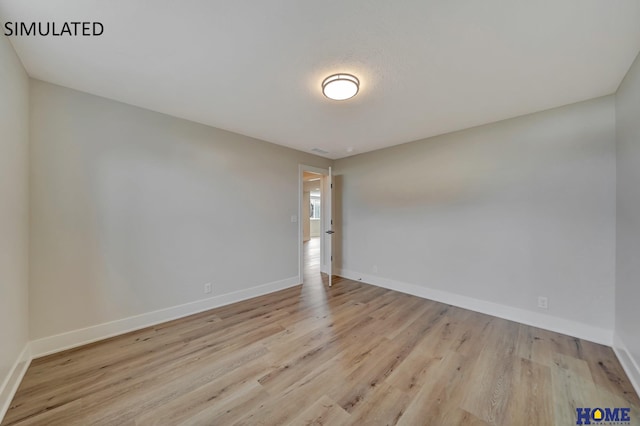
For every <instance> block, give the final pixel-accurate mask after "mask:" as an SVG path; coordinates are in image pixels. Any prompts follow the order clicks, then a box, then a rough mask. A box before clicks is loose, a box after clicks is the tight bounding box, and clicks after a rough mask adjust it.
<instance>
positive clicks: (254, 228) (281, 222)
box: [30, 80, 331, 339]
mask: <svg viewBox="0 0 640 426" xmlns="http://www.w3.org/2000/svg"><path fill="white" fill-rule="evenodd" d="M299 163H304V164H308V165H313V166H317V167H327V166H328V165H329V164H330V163H331V162H330V160H326V159H322V158H320V157H316V156H312V155H308V154H304V153H301V152H299V151H295V150H292V149H288V148H283V147H279V146H276V145H272V144H269V143H265V142H263V141H258V140H255V139H251V138H249V137H245V136H241V135H238V134H234V133H230V132H226V131H223V130H219V129H214V128H211V127H207V126H203V125H199V124H195V123H192V122H188V121H185V120H181V119H177V118H172V117H169V116H166V115H163V114H159V113H155V112H151V111H148V110H144V109H140V108H136V107H133V106H129V105H125V104H121V103H118V102H114V101H110V100H107V99H104V98H100V97H96V96H92V95H88V94H84V93H81V92H77V91H73V90H70V89H66V88H62V87H59V86H54V85H51V84H48V83H44V82H41V81H34V80H32V81H31V207H32V222H31V246H32V252H31V253H32V256H31V269H30V272H31V287H30V291H31V298H30V312H31V337H32V338H34V339H38V338H42V337H45V336H51V335H54V334H57V333H62V332H66V331H70V330H74V329H78V328H81V327H87V326H92V325H96V324H100V323H104V322H107V321H113V320H118V319H122V318H126V317H130V316H133V315H137V314H142V313H146V312H150V311H154V310H157V309H162V308H166V307H171V306H175V305H179V304H183V303H188V302H191V301H195V300H198V299H203V298H205V297H209V296H210V295H205V294H203V284H204V283H207V282H211V283H213V288H214V293H213V294H214V295H219V294H227V293H230V292H233V291H238V290H242V289H247V288H250V287H254V286H257V285H261V284H264V283H270V282H274V281H279V280H287V279H290V278H292V277H294V278H297V276H298V262H297V259H298V255H297V250H298V238H299V237H298V224H297V223H292V222H291V216H292V215H297V214H298V202H299V199H298V164H299Z"/></svg>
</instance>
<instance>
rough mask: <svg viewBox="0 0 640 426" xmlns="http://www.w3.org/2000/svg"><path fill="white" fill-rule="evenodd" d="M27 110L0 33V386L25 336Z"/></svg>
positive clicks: (19, 75)
mask: <svg viewBox="0 0 640 426" xmlns="http://www.w3.org/2000/svg"><path fill="white" fill-rule="evenodd" d="M28 115H29V79H28V77H27V74H26V73H25V71H24V69H23V68H22V64H21V63H20V60H19V59H18V57H17V56H16V54H15V52H14V51H13V48H12V47H11V44H10V43H9V40H7V38H6V37H5V36H0V386H2V384H3V383H4V381H5V379H7V378H8V374H9V370H10V369H11V367H12V366H13V364H14V362H15V361H16V360H17V358H18V355H19V354H20V353H21V352H22V350H23V349H24V348H25V345H26V343H27V341H28V337H29V336H28V323H29V317H28V315H29V313H28V309H27V308H28V301H27V297H28V282H27V280H28V277H27V274H28V249H29V248H28V222H29V212H28V200H29V198H28V193H27V190H28V172H27V166H28V152H29V117H28ZM1 390H2V389H1V388H0V391H1ZM2 403H3V400H2V399H1V398H0V405H1V404H2ZM1 415H2V414H1V413H0V417H1Z"/></svg>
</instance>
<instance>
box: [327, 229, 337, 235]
mask: <svg viewBox="0 0 640 426" xmlns="http://www.w3.org/2000/svg"><path fill="white" fill-rule="evenodd" d="M335 233H336V231H332V230H331V229H329V230H328V231H327V234H329V235H331V234H335Z"/></svg>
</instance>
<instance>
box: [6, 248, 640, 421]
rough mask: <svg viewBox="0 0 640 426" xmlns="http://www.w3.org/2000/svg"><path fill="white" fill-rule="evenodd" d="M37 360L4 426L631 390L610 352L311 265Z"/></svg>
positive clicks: (525, 411) (423, 407) (619, 394)
mask: <svg viewBox="0 0 640 426" xmlns="http://www.w3.org/2000/svg"><path fill="white" fill-rule="evenodd" d="M306 246H307V251H308V254H309V255H310V259H311V262H309V265H308V268H307V270H306V271H305V283H304V285H302V286H297V287H294V288H291V289H288V290H284V291H280V292H277V293H274V294H270V295H268V296H264V297H260V298H256V299H252V300H248V301H245V302H241V303H237V304H234V305H229V306H225V307H222V308H218V309H214V310H211V311H208V312H205V313H202V314H198V315H194V316H191V317H188V318H184V319H180V320H177V321H172V322H169V323H165V324H162V325H158V326H155V327H150V328H147V329H144V330H140V331H137V332H134V333H129V334H126V335H123V336H119V337H115V338H112V339H108V340H105V341H102V342H99V343H95V344H91V345H88V346H84V347H82V348H78V349H74V350H70V351H67V352H63V353H59V354H56V355H52V356H48V357H45V358H40V359H37V360H35V361H34V362H33V364H32V365H31V367H30V368H29V370H28V372H27V374H26V376H25V378H24V381H23V383H22V385H21V386H20V389H19V391H18V393H17V395H16V397H15V399H14V401H13V402H12V404H11V408H10V409H9V412H8V413H7V415H6V417H5V419H4V422H3V423H2V424H3V425H33V424H42V425H151V424H158V425H230V424H268V425H280V424H293V425H303V424H316V425H320V424H326V425H341V424H354V425H387V424H405V425H421V424H434V425H456V424H462V425H485V424H498V425H515V426H518V425H571V424H576V417H575V408H576V407H632V413H631V417H632V423H631V424H638V422H639V420H640V409H639V407H640V401H639V400H638V397H637V396H636V394H635V393H634V391H633V389H632V387H631V385H630V383H629V381H628V379H627V377H626V376H625V374H624V372H623V370H622V368H621V367H620V365H619V363H618V361H617V360H616V358H615V356H614V354H613V352H612V350H611V349H609V348H607V347H605V346H601V345H597V344H594V343H589V342H586V341H582V340H579V339H575V338H571V337H568V336H564V335H560V334H556V333H552V332H548V331H543V330H540V329H536V328H533V327H528V326H524V325H519V324H517V323H513V322H509V321H505V320H502V319H497V318H493V317H490V316H487V315H482V314H478V313H474V312H470V311H466V310H464V309H459V308H455V307H452V306H448V305H444V304H441V303H436V302H432V301H429V300H424V299H420V298H417V297H413V296H409V295H405V294H401V293H396V292H393V291H388V290H384V289H381V288H377V287H373V286H369V285H365V284H362V283H358V282H354V281H349V280H343V279H338V280H336V281H335V282H334V286H333V287H332V288H328V287H327V286H326V282H325V283H323V282H322V280H321V279H320V275H319V273H318V265H317V263H318V262H317V258H318V248H317V247H316V246H317V241H312V243H311V244H307V245H306Z"/></svg>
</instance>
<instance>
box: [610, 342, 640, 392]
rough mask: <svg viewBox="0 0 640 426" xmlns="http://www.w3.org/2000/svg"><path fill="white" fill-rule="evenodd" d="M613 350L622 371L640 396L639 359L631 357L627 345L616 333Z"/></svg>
mask: <svg viewBox="0 0 640 426" xmlns="http://www.w3.org/2000/svg"><path fill="white" fill-rule="evenodd" d="M613 351H614V352H615V353H616V356H617V357H618V361H620V364H621V365H622V368H623V369H624V372H625V373H627V376H628V377H629V381H630V382H631V384H632V385H633V388H634V389H635V390H636V393H637V394H638V396H640V362H639V361H640V360H636V359H634V358H633V355H631V352H629V349H628V348H627V345H626V344H625V343H624V341H623V340H622V338H621V337H620V335H619V334H618V333H616V334H615V335H614V336H613Z"/></svg>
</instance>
